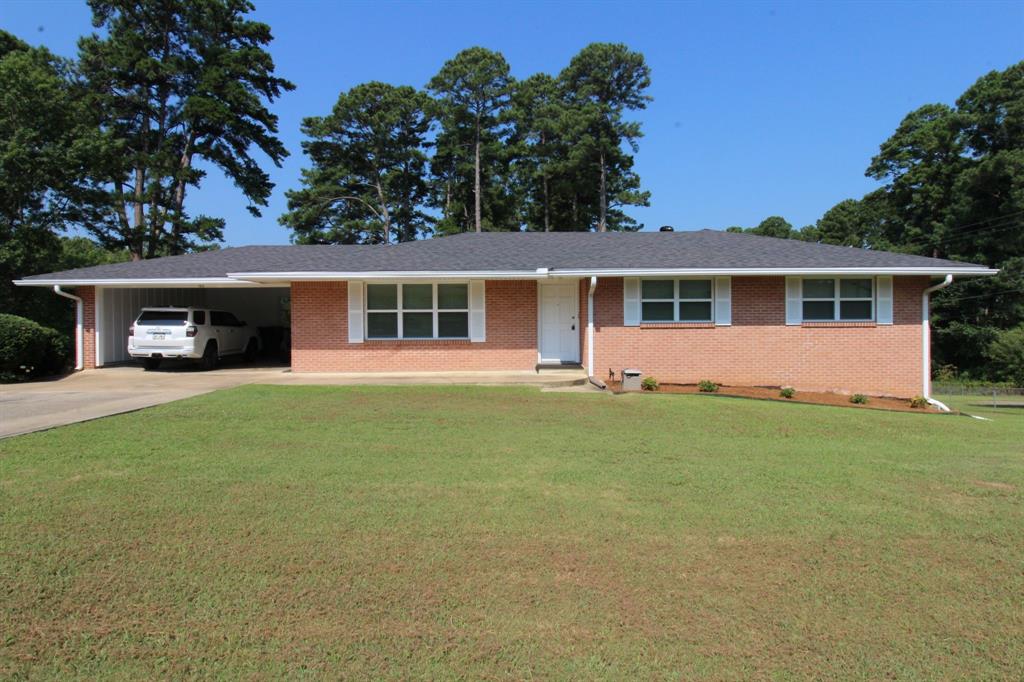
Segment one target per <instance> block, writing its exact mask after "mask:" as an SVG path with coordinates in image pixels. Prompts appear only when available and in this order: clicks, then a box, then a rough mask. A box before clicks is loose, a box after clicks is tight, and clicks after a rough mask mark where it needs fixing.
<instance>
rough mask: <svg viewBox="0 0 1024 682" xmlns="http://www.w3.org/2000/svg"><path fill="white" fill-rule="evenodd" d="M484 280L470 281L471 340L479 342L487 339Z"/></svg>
mask: <svg viewBox="0 0 1024 682" xmlns="http://www.w3.org/2000/svg"><path fill="white" fill-rule="evenodd" d="M486 300H487V297H486V292H485V290H484V280H482V279H474V280H470V282H469V340H470V341H473V342H475V343H479V342H482V341H486V340H487V305H486Z"/></svg>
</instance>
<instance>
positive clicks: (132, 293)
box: [95, 283, 291, 367]
mask: <svg viewBox="0 0 1024 682" xmlns="http://www.w3.org/2000/svg"><path fill="white" fill-rule="evenodd" d="M95 297H96V314H95V317H96V319H95V332H96V367H103V366H104V365H113V364H117V363H123V362H129V361H130V360H131V358H129V357H128V327H129V326H130V325H131V323H132V322H133V321H134V320H135V318H136V317H137V316H138V314H139V311H140V310H141V309H142V308H145V307H153V306H181V307H185V306H194V307H197V308H210V309H212V310H225V311H228V312H231V313H234V315H235V316H236V317H237V318H239V319H240V320H244V321H246V322H248V323H249V324H251V325H253V326H254V327H257V328H258V329H259V330H260V338H261V341H262V343H263V346H264V349H263V350H264V354H265V355H275V354H277V352H278V351H279V349H280V346H281V343H282V342H285V343H287V339H288V335H287V331H286V330H288V329H289V327H290V307H291V290H290V289H289V287H281V286H264V285H259V284H248V283H239V284H234V285H228V284H224V285H219V286H206V285H203V286H194V287H132V286H97V287H96V288H95ZM285 350H287V348H285ZM278 357H280V356H278Z"/></svg>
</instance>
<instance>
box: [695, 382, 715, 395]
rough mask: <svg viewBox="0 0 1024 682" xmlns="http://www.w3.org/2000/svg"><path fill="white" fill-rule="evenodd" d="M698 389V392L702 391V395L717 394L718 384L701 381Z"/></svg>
mask: <svg viewBox="0 0 1024 682" xmlns="http://www.w3.org/2000/svg"><path fill="white" fill-rule="evenodd" d="M697 388H698V390H700V392H701V393H717V392H718V384H716V383H715V382H713V381H710V380H708V379H701V380H700V382H698V384H697Z"/></svg>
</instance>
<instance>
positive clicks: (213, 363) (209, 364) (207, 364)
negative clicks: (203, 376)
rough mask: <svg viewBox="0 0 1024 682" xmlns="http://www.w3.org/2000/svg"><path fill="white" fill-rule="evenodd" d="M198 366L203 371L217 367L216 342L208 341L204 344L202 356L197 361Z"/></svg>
mask: <svg viewBox="0 0 1024 682" xmlns="http://www.w3.org/2000/svg"><path fill="white" fill-rule="evenodd" d="M199 366H200V367H201V368H202V369H203V370H204V371H209V370H211V369H217V342H216V341H210V342H209V343H208V344H206V348H205V349H204V350H203V357H202V359H201V360H200V361H199Z"/></svg>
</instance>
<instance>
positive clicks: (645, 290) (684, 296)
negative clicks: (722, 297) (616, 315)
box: [640, 279, 714, 322]
mask: <svg viewBox="0 0 1024 682" xmlns="http://www.w3.org/2000/svg"><path fill="white" fill-rule="evenodd" d="M713 303H714V296H713V294H712V288H711V280H710V279H645V280H641V282H640V319H641V321H643V322H712V321H713V320H714V317H713V312H712V311H713V310H714V305H713Z"/></svg>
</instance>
